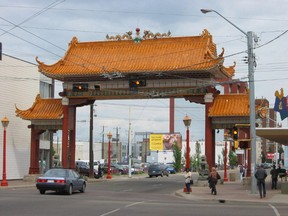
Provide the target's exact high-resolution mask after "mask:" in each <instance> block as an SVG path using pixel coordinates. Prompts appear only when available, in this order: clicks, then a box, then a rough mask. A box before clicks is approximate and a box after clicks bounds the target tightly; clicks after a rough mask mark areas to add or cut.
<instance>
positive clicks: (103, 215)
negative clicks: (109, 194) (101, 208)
mask: <svg viewBox="0 0 288 216" xmlns="http://www.w3.org/2000/svg"><path fill="white" fill-rule="evenodd" d="M119 210H120V209H119V208H118V209H115V210H112V211H110V212H107V213H105V214H101V215H100V216H105V215H109V214H112V213H114V212H117V211H119Z"/></svg>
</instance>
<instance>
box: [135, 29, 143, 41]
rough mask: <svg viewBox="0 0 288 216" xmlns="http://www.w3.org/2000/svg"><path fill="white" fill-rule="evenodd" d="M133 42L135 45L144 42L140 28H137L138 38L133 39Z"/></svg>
mask: <svg viewBox="0 0 288 216" xmlns="http://www.w3.org/2000/svg"><path fill="white" fill-rule="evenodd" d="M133 41H134V42H135V43H140V42H141V41H142V38H141V37H140V28H139V27H137V28H136V36H135V37H134V38H133Z"/></svg>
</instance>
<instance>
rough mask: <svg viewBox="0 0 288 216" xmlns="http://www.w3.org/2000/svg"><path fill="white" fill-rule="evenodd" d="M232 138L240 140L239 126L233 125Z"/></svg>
mask: <svg viewBox="0 0 288 216" xmlns="http://www.w3.org/2000/svg"><path fill="white" fill-rule="evenodd" d="M232 138H233V140H238V128H237V127H233V129H232Z"/></svg>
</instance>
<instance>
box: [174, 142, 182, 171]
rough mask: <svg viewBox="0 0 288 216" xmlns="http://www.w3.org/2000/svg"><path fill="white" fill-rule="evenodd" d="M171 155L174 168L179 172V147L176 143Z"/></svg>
mask: <svg viewBox="0 0 288 216" xmlns="http://www.w3.org/2000/svg"><path fill="white" fill-rule="evenodd" d="M173 157H174V162H173V165H174V168H175V170H176V172H179V171H180V169H181V167H182V165H181V159H182V158H181V149H180V147H179V146H178V145H177V144H174V145H173Z"/></svg>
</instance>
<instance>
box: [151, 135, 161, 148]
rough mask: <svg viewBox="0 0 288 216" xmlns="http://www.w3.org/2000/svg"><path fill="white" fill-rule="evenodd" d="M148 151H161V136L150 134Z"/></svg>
mask: <svg viewBox="0 0 288 216" xmlns="http://www.w3.org/2000/svg"><path fill="white" fill-rule="evenodd" d="M150 150H152V151H157V150H158V151H162V150H163V134H150Z"/></svg>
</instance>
